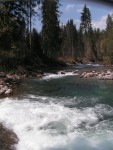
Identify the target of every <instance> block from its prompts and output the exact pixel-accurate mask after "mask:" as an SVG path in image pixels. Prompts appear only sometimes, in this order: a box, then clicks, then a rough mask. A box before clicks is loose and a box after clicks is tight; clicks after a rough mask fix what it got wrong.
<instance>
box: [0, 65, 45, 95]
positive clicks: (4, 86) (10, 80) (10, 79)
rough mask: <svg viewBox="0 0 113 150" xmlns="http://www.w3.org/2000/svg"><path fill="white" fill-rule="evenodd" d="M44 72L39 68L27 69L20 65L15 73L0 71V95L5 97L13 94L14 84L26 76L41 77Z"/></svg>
mask: <svg viewBox="0 0 113 150" xmlns="http://www.w3.org/2000/svg"><path fill="white" fill-rule="evenodd" d="M43 75H44V72H43V71H41V70H35V71H28V70H25V69H24V68H22V67H20V68H19V69H18V70H16V71H15V73H6V72H3V71H0V97H7V96H10V95H12V94H13V92H14V90H15V88H16V86H17V85H18V84H20V83H21V82H22V80H23V79H25V78H26V77H37V78H41V77H42V76H43Z"/></svg>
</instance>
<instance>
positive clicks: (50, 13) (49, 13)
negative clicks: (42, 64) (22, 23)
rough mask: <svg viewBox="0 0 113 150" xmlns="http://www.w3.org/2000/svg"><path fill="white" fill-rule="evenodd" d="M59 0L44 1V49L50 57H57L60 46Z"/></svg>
mask: <svg viewBox="0 0 113 150" xmlns="http://www.w3.org/2000/svg"><path fill="white" fill-rule="evenodd" d="M58 8H59V0H43V2H42V49H43V53H44V54H46V55H47V56H48V57H56V56H57V55H58V52H59V48H60V28H59V20H58V17H59V11H58Z"/></svg>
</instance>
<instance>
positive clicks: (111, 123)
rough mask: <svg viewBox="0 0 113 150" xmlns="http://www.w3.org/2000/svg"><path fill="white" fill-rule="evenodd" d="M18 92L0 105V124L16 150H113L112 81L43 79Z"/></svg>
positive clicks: (69, 76) (26, 84)
mask: <svg viewBox="0 0 113 150" xmlns="http://www.w3.org/2000/svg"><path fill="white" fill-rule="evenodd" d="M82 67H86V66H78V68H77V66H76V67H72V68H70V69H72V70H74V69H81V68H82ZM89 67H92V66H89ZM95 67H99V66H95ZM18 90H20V91H21V92H20V94H19V95H18V96H13V97H10V98H4V99H1V100H0V122H2V123H3V124H4V126H5V127H7V128H9V129H11V130H13V131H14V132H15V133H16V135H17V136H18V138H19V142H18V144H17V145H15V147H16V150H113V81H105V80H95V79H83V78H80V77H79V76H75V75H74V74H72V73H71V72H68V73H66V74H57V75H55V74H46V76H45V77H43V78H42V79H36V78H32V79H27V80H25V81H24V82H23V83H22V85H21V87H20V89H18Z"/></svg>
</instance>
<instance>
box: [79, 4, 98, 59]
mask: <svg viewBox="0 0 113 150" xmlns="http://www.w3.org/2000/svg"><path fill="white" fill-rule="evenodd" d="M80 30H81V31H82V32H83V43H84V50H83V51H84V59H86V60H87V61H94V60H95V57H96V56H95V47H94V44H93V29H92V25H91V13H90V10H89V8H87V6H86V5H85V6H84V8H83V11H82V13H81V23H80Z"/></svg>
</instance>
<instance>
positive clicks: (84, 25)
mask: <svg viewBox="0 0 113 150" xmlns="http://www.w3.org/2000/svg"><path fill="white" fill-rule="evenodd" d="M80 28H81V29H82V32H85V33H86V32H89V31H90V30H91V29H92V26H91V13H90V10H89V8H87V6H86V5H85V6H84V8H83V10H82V13H81V23H80Z"/></svg>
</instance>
